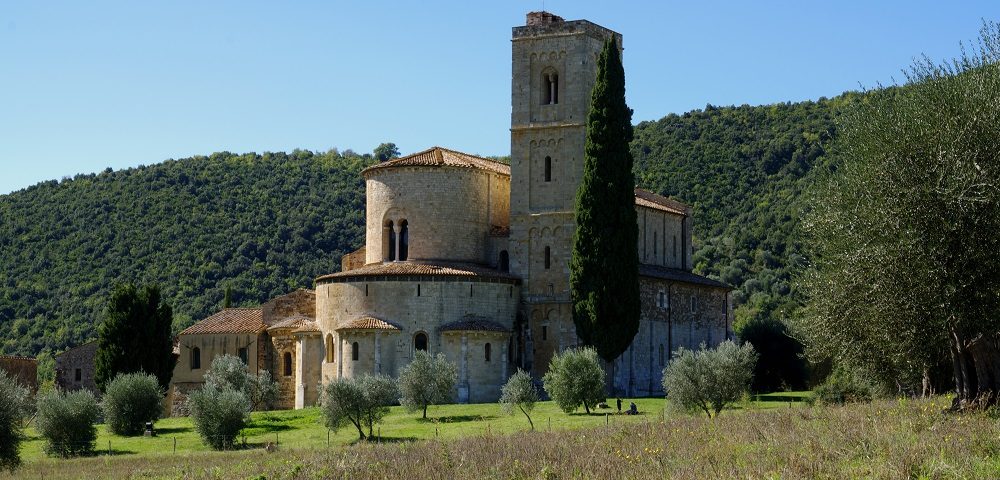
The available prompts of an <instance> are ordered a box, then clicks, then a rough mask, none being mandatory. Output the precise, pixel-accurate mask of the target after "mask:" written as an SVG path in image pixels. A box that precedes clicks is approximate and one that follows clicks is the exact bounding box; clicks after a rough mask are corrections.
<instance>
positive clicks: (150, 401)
mask: <svg viewBox="0 0 1000 480" xmlns="http://www.w3.org/2000/svg"><path fill="white" fill-rule="evenodd" d="M101 405H102V406H103V407H104V422H105V423H106V424H107V425H108V430H110V431H111V433H114V434H115V435H122V436H132V435H140V434H142V432H143V430H144V427H145V424H146V422H155V421H156V420H158V419H159V418H160V414H161V413H163V392H162V391H161V390H160V382H159V381H158V380H157V379H156V377H155V376H153V375H150V374H146V373H122V374H118V376H116V377H115V378H114V380H112V381H111V383H109V384H108V386H107V389H106V390H105V392H104V397H103V398H102V399H101Z"/></svg>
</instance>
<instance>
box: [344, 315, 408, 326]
mask: <svg viewBox="0 0 1000 480" xmlns="http://www.w3.org/2000/svg"><path fill="white" fill-rule="evenodd" d="M399 329H400V328H399V327H397V326H395V325H393V324H391V323H389V322H387V321H385V320H382V319H381V318H375V317H373V316H371V315H362V316H360V317H357V318H355V319H353V320H350V321H348V322H345V323H342V324H340V325H339V326H338V327H337V328H336V330H399Z"/></svg>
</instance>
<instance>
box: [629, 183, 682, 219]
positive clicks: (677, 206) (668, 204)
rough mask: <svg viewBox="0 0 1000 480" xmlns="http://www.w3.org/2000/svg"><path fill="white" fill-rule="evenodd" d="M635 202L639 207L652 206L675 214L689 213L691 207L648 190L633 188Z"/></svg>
mask: <svg viewBox="0 0 1000 480" xmlns="http://www.w3.org/2000/svg"><path fill="white" fill-rule="evenodd" d="M635 204H636V205H638V206H640V207H646V208H652V209H654V210H660V211H663V212H669V213H675V214H677V215H690V210H691V208H690V207H688V206H687V205H685V204H683V203H681V202H678V201H677V200H674V199H672V198H667V197H664V196H663V195H657V194H655V193H653V192H650V191H649V190H643V189H641V188H636V189H635Z"/></svg>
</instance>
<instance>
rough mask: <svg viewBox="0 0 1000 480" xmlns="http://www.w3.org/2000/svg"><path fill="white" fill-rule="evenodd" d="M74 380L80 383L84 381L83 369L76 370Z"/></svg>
mask: <svg viewBox="0 0 1000 480" xmlns="http://www.w3.org/2000/svg"><path fill="white" fill-rule="evenodd" d="M74 378H75V379H76V381H78V382H80V381H83V369H81V368H78V369H76V372H75V374H74Z"/></svg>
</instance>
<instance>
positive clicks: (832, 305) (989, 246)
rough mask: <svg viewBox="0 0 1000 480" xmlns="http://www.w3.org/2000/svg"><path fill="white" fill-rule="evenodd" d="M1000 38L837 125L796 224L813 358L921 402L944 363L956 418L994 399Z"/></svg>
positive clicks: (882, 92) (999, 360) (875, 97)
mask: <svg viewBox="0 0 1000 480" xmlns="http://www.w3.org/2000/svg"><path fill="white" fill-rule="evenodd" d="M998 62H1000V27H998V25H997V24H994V23H990V24H986V25H984V26H983V29H982V32H981V40H980V42H979V43H978V44H976V45H974V46H973V47H972V48H969V49H963V51H962V56H961V58H958V59H956V60H953V61H950V62H944V63H936V62H933V61H931V60H929V59H927V58H926V57H925V58H924V59H923V60H921V61H918V62H916V63H915V64H914V66H913V67H911V68H910V69H909V71H907V72H905V73H906V77H907V82H906V84H905V85H902V86H897V87H893V88H884V89H878V90H874V91H869V92H866V93H865V94H864V96H863V97H862V98H860V99H859V100H858V101H856V102H854V104H853V105H852V106H851V107H850V108H848V109H847V111H846V113H845V114H844V120H843V126H842V129H841V132H842V133H841V144H840V146H839V148H838V150H839V151H840V152H841V153H840V155H839V156H838V158H837V159H836V163H835V165H834V167H835V168H833V169H831V171H830V172H827V173H826V174H825V178H821V179H820V180H821V181H819V182H817V184H816V187H815V188H813V189H812V192H811V195H810V198H809V203H810V205H809V211H810V212H811V213H810V214H809V215H808V216H807V217H806V219H805V221H804V222H803V225H804V227H805V231H806V233H807V235H808V237H807V238H808V244H810V245H811V246H812V251H811V252H810V256H811V263H812V267H813V268H812V269H811V270H810V271H809V272H807V273H806V274H805V275H804V278H803V280H802V285H803V287H804V289H803V290H804V292H805V293H806V295H807V304H806V308H805V310H804V315H803V316H802V318H801V321H800V325H799V326H798V327H799V331H800V333H801V335H802V336H803V337H804V339H805V340H806V344H807V347H808V348H809V353H811V354H813V355H814V356H825V357H829V358H833V360H834V361H835V362H839V363H843V364H845V365H847V366H848V367H850V368H854V369H860V370H864V371H865V373H866V374H867V375H868V376H870V377H872V378H878V379H880V380H881V382H882V383H883V384H885V385H891V386H895V387H897V388H898V389H899V390H902V391H905V390H916V389H917V388H919V387H918V385H920V384H921V383H924V384H927V383H929V382H928V381H927V380H929V378H930V372H931V371H932V369H933V368H934V367H935V366H936V365H939V364H941V363H942V362H946V363H947V364H948V365H950V366H951V367H952V371H953V373H954V379H955V385H956V398H955V407H957V408H961V407H963V406H965V405H970V404H971V405H975V404H979V403H980V402H982V403H986V404H992V403H996V402H997V401H998V399H1000V397H998V396H1000V334H998V332H1000V295H997V291H1000V255H997V252H998V251H1000V235H997V232H998V231H1000V149H998V148H997V145H1000V95H997V92H998V91H1000V63H998Z"/></svg>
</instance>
